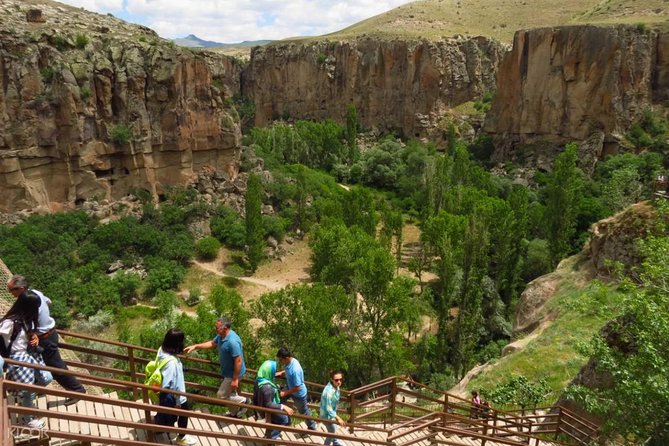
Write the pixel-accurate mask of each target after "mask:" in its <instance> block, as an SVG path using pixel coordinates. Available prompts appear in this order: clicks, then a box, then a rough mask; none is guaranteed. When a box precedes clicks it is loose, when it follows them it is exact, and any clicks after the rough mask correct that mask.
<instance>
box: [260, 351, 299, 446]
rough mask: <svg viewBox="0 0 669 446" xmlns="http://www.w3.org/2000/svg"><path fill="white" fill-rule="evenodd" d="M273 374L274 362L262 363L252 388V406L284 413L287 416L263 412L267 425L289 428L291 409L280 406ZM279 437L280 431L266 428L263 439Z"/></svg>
mask: <svg viewBox="0 0 669 446" xmlns="http://www.w3.org/2000/svg"><path fill="white" fill-rule="evenodd" d="M275 374H276V361H271V360H267V361H265V362H263V363H262V365H261V366H260V368H259V369H258V374H257V375H256V376H257V377H256V382H255V385H254V386H253V405H254V406H261V407H267V408H269V409H276V410H282V411H284V412H285V413H286V414H287V415H284V414H279V413H271V412H265V420H267V422H268V423H272V424H278V425H281V426H289V425H290V415H292V414H293V409H291V408H290V407H288V406H286V405H284V404H281V396H280V390H279V387H278V386H277V385H276V384H275V383H274V375H275ZM260 416H262V414H260ZM280 437H281V431H280V430H277V429H271V428H268V429H267V430H266V431H265V438H272V439H277V438H280Z"/></svg>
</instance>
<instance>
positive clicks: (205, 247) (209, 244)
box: [195, 236, 221, 260]
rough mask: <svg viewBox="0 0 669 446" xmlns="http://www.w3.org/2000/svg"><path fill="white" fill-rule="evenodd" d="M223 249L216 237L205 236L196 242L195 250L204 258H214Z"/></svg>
mask: <svg viewBox="0 0 669 446" xmlns="http://www.w3.org/2000/svg"><path fill="white" fill-rule="evenodd" d="M219 249H221V243H220V242H219V241H218V239H217V238H215V237H211V236H209V237H204V238H203V239H200V240H198V241H197V243H195V252H196V253H197V256H198V257H199V258H200V259H202V260H214V259H215V258H216V256H217V255H218V250H219Z"/></svg>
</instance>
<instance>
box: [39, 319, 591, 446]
mask: <svg viewBox="0 0 669 446" xmlns="http://www.w3.org/2000/svg"><path fill="white" fill-rule="evenodd" d="M59 333H60V334H62V335H63V336H68V337H71V338H73V339H77V338H78V339H83V340H88V341H92V342H96V343H101V344H108V345H111V346H113V347H114V348H118V349H124V350H125V351H126V354H125V355H124V354H123V353H121V352H106V351H100V350H98V349H93V348H88V347H84V346H80V345H76V344H71V343H67V342H62V343H61V344H60V345H61V348H66V349H71V350H74V351H80V352H82V353H87V354H91V355H98V356H101V357H107V358H109V359H112V360H115V361H125V363H126V364H127V365H128V368H129V369H130V370H124V369H119V368H117V367H106V366H104V365H97V364H96V365H91V364H86V363H83V362H78V361H68V362H67V363H68V364H69V365H71V366H73V367H77V368H84V369H87V370H89V371H92V372H95V373H107V374H110V375H112V376H114V378H104V377H101V376H95V377H94V376H91V375H87V374H83V373H79V372H72V371H63V370H61V369H56V370H55V371H56V373H60V374H65V373H70V374H72V375H73V376H77V377H78V378H79V379H80V380H82V382H85V383H91V384H95V385H104V386H106V387H110V388H117V389H123V390H129V391H131V392H133V395H134V396H135V398H137V397H138V396H139V395H142V394H145V393H146V391H147V390H148V388H146V386H144V385H143V384H142V382H143V377H144V373H142V372H143V367H142V365H143V364H145V363H147V362H148V361H150V360H151V359H153V358H151V356H153V355H155V353H156V350H155V349H150V348H146V347H140V346H137V345H133V344H127V343H122V342H115V341H107V340H103V339H99V338H96V337H92V336H88V335H82V334H79V333H74V332H69V331H59ZM181 358H182V360H183V361H185V362H188V363H192V364H194V365H196V367H193V368H188V369H187V370H186V371H187V373H191V374H192V375H195V376H202V377H207V378H217V379H220V376H219V374H218V373H217V372H218V368H219V364H218V362H217V361H210V360H207V359H203V358H196V357H190V356H183V355H182V356H181ZM36 368H41V367H36ZM137 368H140V370H139V371H138V370H137ZM212 368H213V369H214V370H215V371H214V370H211V369H212ZM44 369H45V370H48V369H49V368H48V367H45V368H44ZM207 369H209V370H207ZM248 371H249V374H248V375H247V377H245V379H244V380H243V383H244V385H245V386H247V385H250V384H251V383H253V382H254V380H253V378H250V377H249V375H253V374H255V373H256V371H255V370H254V369H248ZM192 375H191V376H192ZM120 377H122V378H123V379H118V378H120ZM102 383H104V384H102ZM398 383H408V384H411V385H412V386H415V387H416V388H417V389H420V390H419V391H416V390H415V389H407V388H405V387H403V386H398V385H397V384H398ZM307 385H308V386H310V387H312V388H314V389H320V388H322V387H324V386H323V385H321V384H317V383H312V382H308V383H307ZM384 387H385V388H387V389H386V391H387V393H384V394H383V395H381V396H374V397H373V398H371V399H369V400H365V401H362V402H361V401H359V399H361V398H362V399H366V397H367V396H368V395H369V394H370V393H372V392H374V391H377V390H379V389H381V388H384ZM187 388H189V389H195V390H201V391H206V392H212V391H215V390H216V388H215V387H213V386H208V385H204V384H198V383H188V385H187ZM168 392H169V393H176V394H178V392H173V391H168ZM423 392H427V393H432V394H433V395H429V394H428V395H425V394H424V393H423ZM42 393H43V392H42ZM242 393H244V392H242ZM318 393H319V392H317V391H312V392H310V394H318ZM341 394H342V399H341V403H342V404H341V407H340V409H341V410H342V411H344V410H347V411H348V413H349V428H350V430H351V433H353V432H354V430H355V429H366V428H369V427H370V426H371V425H370V424H369V423H366V424H362V423H357V422H356V421H357V420H363V419H366V418H371V417H373V416H374V415H377V414H381V413H390V414H391V417H392V415H393V414H394V415H395V416H396V417H397V418H398V419H402V420H408V421H407V422H408V423H414V425H415V422H416V416H415V411H419V412H420V411H430V408H429V407H425V406H430V405H434V404H437V405H439V410H435V411H434V414H440V415H441V416H443V417H444V418H443V420H444V423H445V424H444V425H443V427H441V426H435V429H438V430H439V429H443V428H446V427H447V424H448V423H451V422H455V421H451V420H458V419H459V420H460V421H459V422H462V421H461V420H466V421H465V422H466V423H467V424H468V425H474V424H476V423H475V422H473V420H470V419H468V418H464V417H460V416H459V415H456V414H454V413H449V412H450V411H451V410H453V409H455V410H458V411H467V410H470V409H471V407H472V405H471V402H470V401H468V400H466V399H464V398H461V397H458V396H456V395H451V394H449V393H447V392H444V391H441V390H438V389H434V388H431V387H429V386H426V385H424V384H421V383H418V382H414V381H411V380H408V379H405V378H404V377H388V378H384V379H382V380H379V381H377V382H375V383H371V384H367V385H364V386H361V387H359V388H357V389H352V390H348V391H346V390H344V389H342V390H341ZM246 395H248V392H246ZM393 395H394V396H395V398H393ZM399 395H406V396H410V397H414V398H416V399H417V402H416V403H415V404H411V403H403V402H401V401H398V398H397V396H399ZM188 398H191V399H193V400H194V401H196V400H197V401H201V402H203V403H204V404H214V405H225V406H237V407H247V408H252V407H253V406H249V405H245V404H240V403H234V402H233V401H228V400H226V401H225V402H224V404H223V403H222V401H221V400H220V399H218V398H209V397H207V396H203V395H196V394H188ZM449 400H450V401H449ZM383 401H388V404H387V405H385V406H383V407H380V408H376V407H372V405H373V404H374V403H376V402H383ZM346 403H348V408H346V405H347V404H346ZM311 406H312V407H313V404H311ZM149 407H150V406H149ZM401 407H404V408H406V409H409V412H408V413H409V414H410V415H409V416H407V415H406V414H407V412H403V411H401V410H397V408H401ZM370 409H371V410H370ZM558 410H562V411H564V412H559V413H563V414H564V417H565V418H567V417H568V418H571V417H574V420H575V421H574V422H572V423H569V425H574V424H576V425H577V426H576V427H578V425H583V426H584V427H585V426H588V427H592V425H591V424H590V425H588V424H589V423H588V422H587V421H583V420H581V419H580V418H579V417H577V416H575V415H573V414H572V413H570V412H568V411H566V410H564V409H562V408H558ZM161 411H162V409H161ZM263 411H266V412H271V410H268V409H265V408H263ZM359 411H362V412H361V413H357V412H359ZM412 411H413V415H412V414H411V413H412ZM428 415H429V414H428ZM191 416H192V415H191ZM294 417H295V418H298V419H305V420H306V419H314V420H318V418H316V417H305V416H303V415H300V414H295V415H294ZM488 417H489V418H490V419H494V420H495V425H494V427H493V429H492V435H490V438H498V439H499V438H500V437H501V436H503V435H507V436H508V435H515V436H519V437H521V436H522V437H531V435H530V434H531V433H532V426H535V427H536V426H543V427H547V426H555V428H554V429H545V430H542V433H556V434H558V433H562V432H563V431H564V428H567V427H568V426H569V425H568V424H564V423H563V426H562V428H561V427H560V423H559V422H558V421H556V422H554V423H549V422H542V423H536V420H538V419H539V418H541V417H543V418H544V419H546V418H548V417H557V418H558V419H559V415H554V414H546V415H542V416H539V415H529V416H524V417H523V416H519V415H517V414H516V413H513V412H507V411H497V410H495V409H493V411H492V412H491V414H489V415H488ZM420 418H422V417H420ZM420 418H418V419H420ZM387 420H388V418H387V416H384V418H383V421H384V425H385V422H386V421H387ZM391 421H392V420H391ZM562 421H563V422H564V421H565V420H562ZM498 422H499V423H502V424H500V425H498V424H497V423H498ZM240 424H243V423H240ZM402 424H406V423H402ZM508 427H511V428H515V429H516V430H517V431H518V432H517V431H514V430H509V429H507V428H508ZM477 429H478V430H480V429H482V427H480V426H479V427H477ZM373 430H378V431H386V432H389V435H392V432H393V431H394V429H390V430H387V429H383V428H379V427H375V426H374V428H373ZM581 430H582V431H589V430H591V429H588V428H585V429H581ZM520 431H522V432H520ZM593 432H596V430H594V429H593ZM497 433H499V436H498V435H497ZM528 433H529V434H528ZM565 433H566V432H565ZM579 433H581V432H579ZM583 434H584V435H587V432H583ZM468 435H470V436H473V437H475V438H479V437H477V436H478V435H480V434H478V433H475V432H469V434H468ZM393 438H397V439H401V438H402V435H397V437H393ZM589 438H594V436H593V435H592V434H591V436H590V437H589ZM479 439H481V440H482V441H484V442H485V441H486V438H484V437H483V436H482V437H480V438H479ZM435 441H437V440H436V439H435Z"/></svg>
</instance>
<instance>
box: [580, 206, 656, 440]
mask: <svg viewBox="0 0 669 446" xmlns="http://www.w3.org/2000/svg"><path fill="white" fill-rule="evenodd" d="M660 215H661V219H660V223H659V224H658V227H657V229H656V231H657V234H656V235H652V236H649V237H648V238H646V239H645V240H642V241H640V243H639V244H640V250H641V253H642V255H643V256H644V257H645V260H644V262H643V265H642V268H641V270H640V274H638V275H635V276H634V277H631V278H624V279H623V280H622V282H621V285H620V287H619V290H620V292H622V293H623V294H624V300H623V302H622V308H621V312H620V317H618V318H616V319H614V320H612V321H611V322H609V323H608V324H607V326H606V327H605V329H604V330H602V331H601V332H599V333H596V334H595V335H594V336H593V338H592V341H591V342H590V344H589V345H587V346H586V347H585V348H583V350H582V353H583V354H585V355H587V356H590V357H592V358H593V360H594V361H595V362H594V364H595V369H596V371H597V372H598V373H599V374H601V376H603V377H606V378H610V385H603V386H600V387H596V388H587V387H583V386H575V387H574V388H572V389H571V395H572V397H573V398H575V399H577V400H578V401H579V402H580V403H581V404H583V405H584V406H585V407H587V408H588V410H590V411H593V412H595V413H598V414H600V415H602V416H603V417H604V419H605V420H606V423H605V428H606V433H607V434H608V435H609V436H610V437H613V438H614V437H617V436H622V437H623V438H624V439H625V440H626V442H629V443H634V442H640V441H644V440H646V439H650V440H649V442H648V443H647V444H652V445H661V444H666V442H667V441H668V440H669V425H667V419H669V382H668V381H667V375H668V374H669V340H668V339H667V332H668V331H669V312H668V311H667V309H668V308H669V294H667V289H666V284H667V280H668V279H669V266H668V265H669V232H667V226H666V224H667V221H669V219H668V217H669V208H667V205H666V204H665V203H661V206H660ZM602 294H603V296H602V298H603V299H605V298H607V297H608V295H609V294H611V291H610V290H607V289H604V290H602Z"/></svg>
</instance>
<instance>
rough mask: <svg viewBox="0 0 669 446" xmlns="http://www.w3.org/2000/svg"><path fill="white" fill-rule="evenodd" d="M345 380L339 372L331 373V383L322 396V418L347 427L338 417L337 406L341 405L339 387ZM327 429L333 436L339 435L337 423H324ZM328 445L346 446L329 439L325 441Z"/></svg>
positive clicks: (339, 441) (337, 440)
mask: <svg viewBox="0 0 669 446" xmlns="http://www.w3.org/2000/svg"><path fill="white" fill-rule="evenodd" d="M343 380H344V374H343V373H342V372H340V371H339V370H333V371H331V372H330V382H329V383H328V385H327V386H325V388H324V389H323V393H322V394H321V406H320V409H321V413H320V416H321V418H324V419H326V420H334V421H336V422H337V424H338V425H340V426H346V422H345V421H344V420H342V419H341V418H340V417H339V415H337V404H339V387H341V383H342V381H343ZM324 424H325V428H326V429H327V431H328V432H330V433H331V434H335V433H337V424H335V423H324ZM325 444H326V445H332V446H344V443H343V442H342V441H341V440H339V439H337V438H331V437H328V438H326V439H325Z"/></svg>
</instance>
